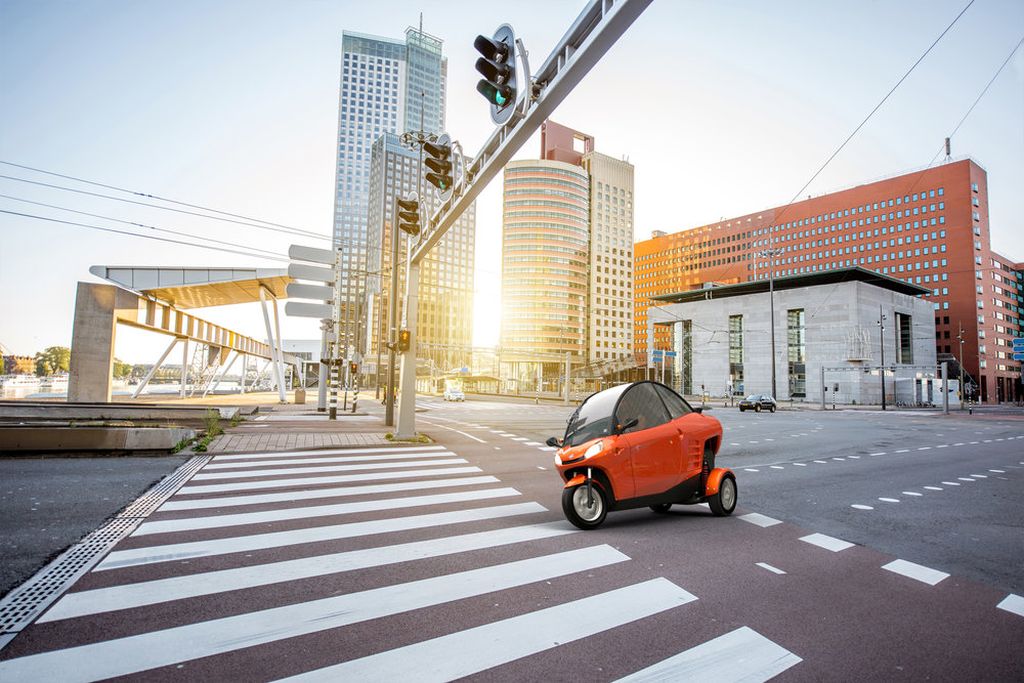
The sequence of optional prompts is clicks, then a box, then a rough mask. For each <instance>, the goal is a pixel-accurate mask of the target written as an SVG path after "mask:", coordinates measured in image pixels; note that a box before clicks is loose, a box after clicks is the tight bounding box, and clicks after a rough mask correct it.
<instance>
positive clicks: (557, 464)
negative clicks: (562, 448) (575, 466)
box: [555, 453, 562, 467]
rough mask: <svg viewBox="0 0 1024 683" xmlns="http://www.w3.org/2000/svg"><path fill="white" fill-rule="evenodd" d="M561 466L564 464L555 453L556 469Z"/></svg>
mask: <svg viewBox="0 0 1024 683" xmlns="http://www.w3.org/2000/svg"><path fill="white" fill-rule="evenodd" d="M561 464H562V458H560V457H559V456H558V453H555V467H558V466H559V465H561Z"/></svg>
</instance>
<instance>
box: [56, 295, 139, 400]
mask: <svg viewBox="0 0 1024 683" xmlns="http://www.w3.org/2000/svg"><path fill="white" fill-rule="evenodd" d="M137 317H138V297H137V296H136V295H135V294H132V293H131V292H129V291H126V290H124V289H121V288H120V287H115V286H114V285H101V284H95V283H91V282H79V283H78V293H77V296H76V298H75V319H74V327H73V329H72V332H71V368H70V371H69V373H68V374H69V377H68V402H69V403H107V402H109V401H110V394H111V388H112V385H113V380H112V375H113V370H114V341H115V338H116V334H117V321H118V319H119V318H120V319H122V320H134V319H136V318H137Z"/></svg>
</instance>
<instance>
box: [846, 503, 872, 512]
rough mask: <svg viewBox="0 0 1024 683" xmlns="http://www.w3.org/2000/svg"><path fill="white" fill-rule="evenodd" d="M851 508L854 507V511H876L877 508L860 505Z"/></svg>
mask: <svg viewBox="0 0 1024 683" xmlns="http://www.w3.org/2000/svg"><path fill="white" fill-rule="evenodd" d="M850 507H852V508H853V509H854V510H874V509H875V508H873V507H871V506H870V505H858V504H856V503H854V504H853V505H851V506H850Z"/></svg>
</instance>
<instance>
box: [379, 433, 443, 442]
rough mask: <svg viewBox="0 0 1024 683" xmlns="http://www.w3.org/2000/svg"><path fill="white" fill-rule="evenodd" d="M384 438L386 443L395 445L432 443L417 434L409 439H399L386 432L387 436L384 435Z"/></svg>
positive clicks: (427, 438) (423, 435)
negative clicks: (390, 442)
mask: <svg viewBox="0 0 1024 683" xmlns="http://www.w3.org/2000/svg"><path fill="white" fill-rule="evenodd" d="M384 438H385V439H387V440H388V441H393V442H395V443H434V442H433V441H431V440H430V437H429V436H427V435H426V434H417V435H416V436H414V437H412V438H411V439H399V438H398V437H397V436H395V435H394V434H393V433H391V432H388V433H387V434H385V435H384Z"/></svg>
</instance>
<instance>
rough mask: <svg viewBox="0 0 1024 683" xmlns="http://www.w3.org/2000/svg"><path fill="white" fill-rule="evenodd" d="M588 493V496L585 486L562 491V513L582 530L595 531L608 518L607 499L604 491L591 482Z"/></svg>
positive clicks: (581, 485)
mask: <svg viewBox="0 0 1024 683" xmlns="http://www.w3.org/2000/svg"><path fill="white" fill-rule="evenodd" d="M590 491H591V493H590V495H588V494H587V485H586V484H580V485H579V486H576V487H573V488H571V489H564V490H563V491H562V512H564V513H565V518H566V519H568V520H569V521H570V522H571V523H572V525H573V526H575V527H577V528H579V529H583V530H588V529H596V528H597V527H599V526H601V523H602V522H604V518H605V517H607V516H608V499H607V496H606V495H605V492H604V489H602V488H601V486H600V485H599V484H598V483H597V482H593V483H592V485H591V487H590Z"/></svg>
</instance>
